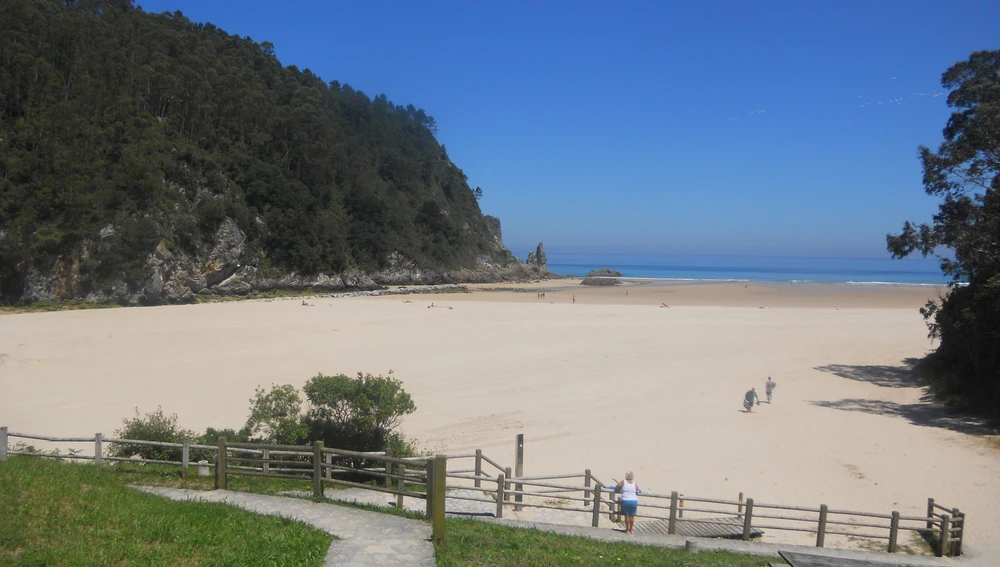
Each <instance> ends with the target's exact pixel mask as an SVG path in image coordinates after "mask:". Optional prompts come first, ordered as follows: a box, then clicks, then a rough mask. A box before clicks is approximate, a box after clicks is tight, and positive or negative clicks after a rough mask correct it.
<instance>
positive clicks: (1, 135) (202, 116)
mask: <svg viewBox="0 0 1000 567" xmlns="http://www.w3.org/2000/svg"><path fill="white" fill-rule="evenodd" d="M0 63H2V64H0V295H2V296H3V298H4V299H5V300H6V301H11V300H34V299H45V298H72V297H81V298H82V297H88V298H91V299H95V300H107V299H115V300H117V301H139V302H143V303H160V302H163V301H185V300H191V299H192V298H193V294H195V293H199V292H200V293H205V292H209V291H210V292H213V293H216V292H219V293H222V292H226V293H230V292H232V293H240V292H246V291H252V290H253V289H261V288H268V287H280V286H282V285H283V284H282V282H285V284H288V285H292V286H295V285H299V286H310V285H320V286H325V287H329V288H337V287H370V286H373V285H375V282H381V281H382V280H386V281H393V282H396V281H398V282H400V283H402V282H407V281H425V280H426V281H430V280H434V279H444V280H454V279H456V278H459V279H460V278H461V277H462V276H461V274H466V275H467V276H469V277H470V278H473V279H475V278H479V279H489V278H492V277H500V276H501V275H502V274H501V272H502V270H511V269H514V270H520V271H523V270H524V269H525V268H524V266H523V265H521V264H520V263H519V262H517V261H516V260H515V259H514V258H513V257H512V256H511V255H510V253H509V252H508V251H507V250H505V249H504V248H503V245H502V242H501V239H500V233H499V232H500V231H499V221H498V220H496V219H493V218H490V217H485V216H484V215H483V214H482V212H481V211H480V209H479V205H478V202H477V197H478V194H479V190H478V188H477V190H476V191H473V190H472V189H471V188H470V187H469V185H468V183H467V182H466V176H465V174H464V173H463V172H462V170H461V169H460V168H458V167H457V166H456V165H455V164H453V163H452V162H451V161H450V160H449V159H448V155H447V153H446V152H445V149H444V146H442V145H440V144H439V143H438V141H437V140H436V139H435V133H436V127H435V123H434V119H433V118H431V117H430V116H428V115H427V114H426V113H425V112H424V111H423V110H420V109H417V108H414V107H413V106H412V105H409V106H401V105H394V104H393V103H392V102H390V101H389V100H388V99H387V98H386V97H385V95H380V96H377V97H375V98H374V99H372V98H369V97H368V96H366V95H365V94H364V93H362V92H360V91H358V90H355V89H353V88H351V87H350V86H349V85H347V84H341V83H338V82H337V81H332V82H329V83H327V82H324V80H323V79H321V78H320V77H317V76H316V75H315V74H313V73H312V72H310V71H309V70H308V69H305V70H300V69H298V68H296V67H295V66H288V67H283V66H282V65H281V63H279V61H278V59H277V58H276V57H275V55H274V50H273V46H272V45H270V44H268V43H267V42H263V43H257V42H254V41H252V40H251V39H250V38H241V37H238V36H235V35H230V34H228V33H226V32H225V31H223V30H221V29H218V28H216V27H215V26H213V25H212V24H199V23H194V22H192V21H190V20H188V19H187V18H185V17H184V16H183V15H181V14H180V13H174V14H148V13H144V12H143V11H142V10H141V9H138V8H136V7H134V6H133V5H132V3H131V1H130V0H78V1H72V0H3V2H0ZM470 270H471V271H470ZM483 270H486V272H484V271H483ZM498 270H499V271H498ZM519 273H520V272H519ZM321 274H322V276H321ZM293 275H294V276H293ZM369 277H371V278H373V279H374V281H372V280H371V279H369Z"/></svg>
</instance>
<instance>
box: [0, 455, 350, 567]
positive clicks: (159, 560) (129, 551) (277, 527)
mask: <svg viewBox="0 0 1000 567" xmlns="http://www.w3.org/2000/svg"><path fill="white" fill-rule="evenodd" d="M132 481H134V478H130V477H129V476H128V475H122V474H120V473H119V472H117V471H115V470H114V469H95V468H94V467H92V466H87V465H79V464H73V463H64V462H58V461H56V462H53V461H48V460H43V459H39V458H27V457H14V458H11V459H10V460H9V461H7V462H6V463H3V464H0V510H2V511H3V512H2V513H0V565H9V566H11V567H26V566H29V565H30V566H35V565H39V566H41V565H65V566H77V565H79V566H85V565H86V566H91V565H115V566H119V565H151V566H159V565H163V566H168V565H169V566H193V565H205V566H212V567H216V566H218V567H224V566H236V565H277V566H283V565H289V566H291V565H295V566H299V565H307V566H308V565H322V563H323V560H324V558H325V556H326V552H327V549H328V548H329V545H330V542H331V541H332V539H333V538H332V537H331V536H330V535H329V534H326V533H324V532H322V531H320V530H317V529H315V528H313V527H311V526H307V525H305V524H302V523H300V522H295V521H291V520H286V519H282V518H277V517H272V516H261V515H257V514H253V513H250V512H245V511H242V510H239V509H237V508H234V507H232V506H228V505H225V504H213V503H197V502H175V501H171V500H167V499H164V498H160V497H157V496H153V495H150V494H144V493H141V492H137V491H135V490H133V489H131V488H128V486H126V484H127V483H128V482H132Z"/></svg>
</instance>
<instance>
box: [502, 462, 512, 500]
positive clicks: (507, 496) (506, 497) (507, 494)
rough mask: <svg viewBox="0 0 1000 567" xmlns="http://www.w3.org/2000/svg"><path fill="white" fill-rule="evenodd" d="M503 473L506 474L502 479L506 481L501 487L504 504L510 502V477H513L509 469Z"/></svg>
mask: <svg viewBox="0 0 1000 567" xmlns="http://www.w3.org/2000/svg"><path fill="white" fill-rule="evenodd" d="M504 472H505V473H506V476H505V477H504V478H505V479H506V481H505V482H504V485H503V499H504V501H506V502H510V477H511V476H513V475H512V474H511V470H510V467H507V470H506V471H504Z"/></svg>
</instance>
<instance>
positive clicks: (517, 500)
mask: <svg viewBox="0 0 1000 567" xmlns="http://www.w3.org/2000/svg"><path fill="white" fill-rule="evenodd" d="M11 438H20V439H34V440H40V441H49V442H57V443H93V444H94V455H93V456H89V455H78V454H73V453H71V454H48V453H42V452H30V451H12V450H10V448H9V440H10V439H11ZM104 443H115V444H122V445H136V446H151V447H165V448H172V449H181V453H182V457H181V460H180V461H170V460H153V459H133V458H125V457H106V456H104V454H103V453H104V448H103V444H104ZM191 450H201V451H209V452H214V453H215V458H214V459H213V460H212V461H200V462H199V463H197V466H199V468H201V467H204V468H205V470H207V469H208V468H209V467H210V468H214V469H215V485H216V488H221V489H225V488H226V487H227V485H228V477H229V475H243V476H255V477H263V478H284V479H294V480H308V481H311V484H312V487H313V494H314V495H316V496H322V495H323V488H324V486H325V485H327V484H330V485H339V486H348V487H357V488H364V489H367V490H375V491H378V492H384V493H387V494H392V495H394V496H396V505H397V506H399V507H402V506H403V504H404V499H405V498H407V497H409V498H417V499H421V500H425V501H426V511H427V512H426V513H427V518H428V519H429V520H430V521H431V523H432V532H433V537H434V539H435V540H436V541H443V540H444V513H445V499H446V498H451V499H455V500H470V501H475V502H483V503H489V504H496V517H498V518H502V517H503V512H504V506H505V503H507V502H510V501H511V500H514V504H513V505H514V509H515V510H520V509H521V508H522V507H531V508H543V509H554V510H562V511H569V512H579V513H586V514H589V515H590V516H591V525H593V526H594V527H597V526H598V525H599V521H600V517H601V514H604V513H607V514H609V515H610V516H611V517H612V518H613V517H615V516H616V514H620V501H616V499H615V491H614V489H613V488H612V487H609V486H606V485H605V484H604V483H603V482H601V481H600V480H599V479H598V478H597V477H595V476H594V475H593V474H592V473H591V471H590V469H587V470H585V471H584V472H583V473H569V474H554V475H534V476H525V475H523V472H522V471H523V436H521V435H518V449H517V453H516V457H515V458H516V460H517V461H518V463H517V472H516V473H515V472H514V470H512V469H511V467H504V466H502V465H501V464H500V463H498V462H497V461H495V460H493V459H491V458H489V457H487V456H486V455H484V454H483V452H482V450H481V449H477V450H476V451H475V452H474V453H462V454H454V455H438V456H435V457H416V458H401V457H393V456H392V455H391V453H388V452H358V451H348V450H344V449H336V448H329V447H325V446H323V443H322V442H316V443H315V444H313V445H312V446H299V445H276V444H259V443H228V442H227V441H226V439H225V438H224V437H220V438H219V440H218V444H217V445H216V446H207V445H198V444H194V443H188V442H184V443H167V442H159V441H144V440H133V439H111V438H104V437H103V435H102V434H100V433H97V434H95V435H94V436H93V437H53V436H44V435H32V434H26V433H18V432H12V431H9V430H8V428H7V427H6V426H3V427H0V462H3V461H6V460H7V459H8V457H9V456H12V455H25V456H40V457H49V458H58V459H83V460H92V461H94V464H95V465H97V466H100V465H102V464H103V461H116V462H119V461H125V462H140V463H158V464H168V465H180V466H181V470H182V476H183V477H184V478H187V469H188V468H189V466H190V465H191V463H190V460H189V455H190V451H191ZM341 459H348V463H347V464H345V463H342V462H339V461H340V460H341ZM449 459H451V460H458V459H474V468H472V469H458V468H456V469H455V470H452V471H449V470H448V460H449ZM230 461H232V463H230ZM358 462H362V463H369V466H364V467H363V466H359V465H357V463H358ZM483 463H486V464H488V465H490V466H492V467H493V468H494V469H495V472H499V474H498V475H497V476H496V477H493V476H491V475H490V474H488V473H486V472H485V471H484V470H483ZM258 465H259V466H258ZM342 476H347V478H340V477H342ZM352 477H361V478H370V479H372V480H376V481H378V484H377V485H372V484H368V483H364V482H356V481H355V480H348V478H352ZM448 479H454V480H461V481H471V482H472V484H473V486H474V487H475V488H476V489H479V490H481V491H482V492H483V493H484V494H485V495H488V496H484V497H482V498H479V497H469V496H460V495H458V494H448V493H447V489H448V488H464V487H465V486H461V485H456V484H451V485H449V484H448V482H447V481H448ZM574 479H582V480H583V482H582V483H581V485H576V484H570V483H556V482H549V481H556V480H574ZM484 481H485V482H487V483H489V484H494V485H495V486H496V489H495V490H494V489H488V488H485V487H483V482H484ZM418 489H423V491H420V490H418ZM554 495H560V496H559V498H560V499H561V500H565V501H567V502H572V503H574V504H576V505H574V506H571V507H566V506H553V505H551V504H548V503H546V502H547V501H546V500H545V499H550V498H552V497H553V496H554ZM642 498H643V506H642V508H641V510H642V511H643V514H641V515H638V516H637V517H640V518H647V519H655V520H662V521H665V522H666V524H667V532H668V533H670V534H675V533H677V528H678V525H679V523H680V522H682V521H689V520H690V521H696V522H698V523H704V524H720V525H732V520H725V521H722V520H724V519H725V518H729V517H733V518H735V519H737V520H738V521H740V522H742V525H743V528H742V537H743V539H744V540H748V539H750V536H751V534H752V533H753V530H754V529H769V530H784V531H795V532H807V533H815V534H816V546H817V547H823V546H824V544H825V538H826V535H828V534H829V535H845V536H855V537H866V538H873V539H881V540H887V542H888V543H887V549H888V551H889V552H895V551H897V549H898V537H899V532H900V531H912V532H918V533H921V534H923V535H927V534H935V535H936V537H937V539H938V541H939V542H940V543H939V545H938V546H937V549H936V552H937V554H938V555H939V556H941V555H947V556H956V555H961V553H962V541H963V538H964V534H965V513H964V512H962V511H961V510H959V509H958V508H948V507H945V506H942V505H940V504H938V503H936V502H935V501H934V499H933V498H929V499H928V500H927V514H926V516H903V515H900V513H899V512H897V511H893V512H891V513H889V514H885V513H873V512H863V511H852V510H839V509H830V508H829V507H828V506H827V505H826V504H822V505H820V506H819V507H806V506H790V505H785V504H764V503H755V502H754V500H753V498H746V499H744V497H743V493H742V492H741V493H740V494H739V497H738V499H736V500H727V499H719V498H703V497H694V496H688V495H683V494H680V493H678V492H671V493H670V494H657V493H652V492H644V493H643V494H642ZM539 500H541V501H539ZM691 504H694V506H691ZM658 511H661V513H660V514H659V515H657V512H658ZM685 512H686V513H687V514H688V515H689V519H688V520H685V519H684V514H685ZM691 514H694V515H696V517H695V518H690V515H691ZM708 515H713V516H715V517H714V518H712V517H704V516H708ZM719 516H721V517H722V518H719ZM760 520H764V521H765V522H767V521H771V523H761V522H760ZM831 528H833V529H831ZM847 528H859V529H864V530H869V531H864V532H861V531H857V530H853V531H849V530H848V529H847ZM871 530H874V532H873V531H871ZM758 533H759V532H758Z"/></svg>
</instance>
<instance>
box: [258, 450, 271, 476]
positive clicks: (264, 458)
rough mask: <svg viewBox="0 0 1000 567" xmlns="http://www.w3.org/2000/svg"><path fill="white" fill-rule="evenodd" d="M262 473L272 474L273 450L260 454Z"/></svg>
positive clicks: (263, 451)
mask: <svg viewBox="0 0 1000 567" xmlns="http://www.w3.org/2000/svg"><path fill="white" fill-rule="evenodd" d="M260 471H261V472H262V473H264V474H271V450H270V449H264V450H262V451H261V452H260Z"/></svg>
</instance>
